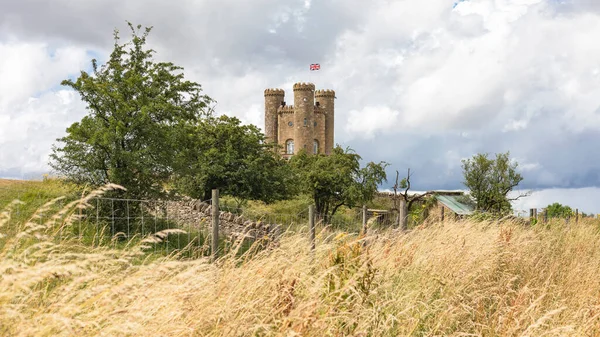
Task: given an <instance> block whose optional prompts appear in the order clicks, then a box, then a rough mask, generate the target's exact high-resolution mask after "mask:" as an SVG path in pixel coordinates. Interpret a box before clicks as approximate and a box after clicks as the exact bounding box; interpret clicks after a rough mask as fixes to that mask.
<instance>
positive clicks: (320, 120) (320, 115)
mask: <svg viewBox="0 0 600 337" xmlns="http://www.w3.org/2000/svg"><path fill="white" fill-rule="evenodd" d="M314 125H315V131H314V139H315V140H317V142H318V144H319V148H318V153H325V113H324V112H323V109H321V108H319V107H318V108H315V124H314ZM311 151H312V148H311Z"/></svg>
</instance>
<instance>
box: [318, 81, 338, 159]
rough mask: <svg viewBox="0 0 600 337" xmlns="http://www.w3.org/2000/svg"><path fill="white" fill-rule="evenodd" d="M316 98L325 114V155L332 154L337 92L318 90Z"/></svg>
mask: <svg viewBox="0 0 600 337" xmlns="http://www.w3.org/2000/svg"><path fill="white" fill-rule="evenodd" d="M315 97H316V100H317V104H318V105H319V108H320V109H321V110H322V111H323V113H324V114H325V144H323V145H322V146H323V149H324V150H325V154H326V155H329V154H331V151H332V150H333V147H334V145H335V144H334V143H333V135H334V132H333V125H334V123H333V121H334V119H333V117H334V111H335V109H334V100H335V91H333V90H317V92H316V93H315Z"/></svg>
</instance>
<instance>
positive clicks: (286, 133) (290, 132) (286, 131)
mask: <svg viewBox="0 0 600 337" xmlns="http://www.w3.org/2000/svg"><path fill="white" fill-rule="evenodd" d="M278 116H279V118H278V126H277V130H278V131H279V134H278V136H277V138H278V139H279V145H281V148H280V153H281V155H283V156H284V157H286V158H288V157H290V155H288V154H287V153H286V150H287V149H286V143H285V142H286V141H288V140H290V139H291V140H294V107H293V106H289V105H287V106H284V107H280V108H279V110H278ZM294 150H295V148H294Z"/></svg>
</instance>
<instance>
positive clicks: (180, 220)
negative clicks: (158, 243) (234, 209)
mask: <svg viewBox="0 0 600 337" xmlns="http://www.w3.org/2000/svg"><path fill="white" fill-rule="evenodd" d="M157 208H158V209H157V210H156V211H157V212H158V213H160V215H159V216H160V217H163V218H166V217H168V219H169V220H171V221H173V222H175V223H177V224H178V225H180V226H182V227H184V228H185V227H188V226H192V227H198V228H203V227H204V228H205V229H210V228H211V226H212V206H211V204H209V203H207V202H205V201H200V200H195V199H191V198H184V199H182V200H180V201H164V202H162V203H161V204H160V205H159V206H158V207H157ZM282 227H283V226H282V225H281V224H270V223H266V222H261V221H253V220H252V219H247V218H245V217H244V216H243V215H237V214H234V213H231V212H226V211H221V212H219V233H221V234H223V235H225V236H228V237H232V238H239V237H241V236H245V237H247V238H255V239H257V238H264V237H269V238H270V239H276V238H278V237H279V235H280V234H281V228H282Z"/></svg>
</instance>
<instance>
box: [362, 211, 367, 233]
mask: <svg viewBox="0 0 600 337" xmlns="http://www.w3.org/2000/svg"><path fill="white" fill-rule="evenodd" d="M362 228H363V234H364V235H367V205H363V209H362Z"/></svg>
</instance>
